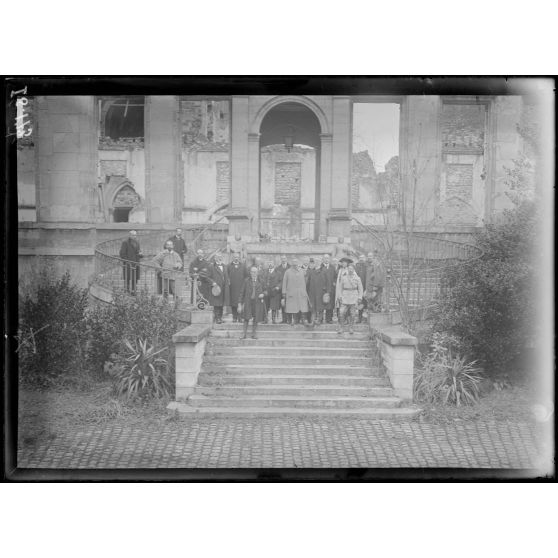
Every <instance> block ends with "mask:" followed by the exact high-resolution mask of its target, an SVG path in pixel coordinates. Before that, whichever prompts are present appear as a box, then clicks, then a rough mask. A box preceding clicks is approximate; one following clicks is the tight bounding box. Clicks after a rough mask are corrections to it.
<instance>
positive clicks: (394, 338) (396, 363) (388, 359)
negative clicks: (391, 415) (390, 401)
mask: <svg viewBox="0 0 558 558" xmlns="http://www.w3.org/2000/svg"><path fill="white" fill-rule="evenodd" d="M376 332H377V333H378V335H379V344H380V354H381V359H382V364H383V365H384V366H385V368H386V371H387V374H388V377H389V380H390V382H391V385H392V387H393V389H394V391H395V395H397V396H398V397H400V398H401V399H405V400H409V401H411V400H412V399H413V373H414V363H415V347H416V345H418V340H417V338H416V337H413V336H412V335H409V334H408V333H405V332H404V331H403V330H402V329H401V328H399V327H395V326H391V327H390V326H387V327H385V326H384V327H379V328H377V329H376Z"/></svg>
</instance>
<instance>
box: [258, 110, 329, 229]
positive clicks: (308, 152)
mask: <svg viewBox="0 0 558 558" xmlns="http://www.w3.org/2000/svg"><path fill="white" fill-rule="evenodd" d="M259 132H260V146H259V163H260V164H259V169H260V174H259V191H258V196H259V199H258V222H259V233H260V235H261V236H264V237H269V238H271V239H273V240H301V239H303V240H317V239H318V235H319V226H320V225H319V220H320V166H321V165H320V159H321V149H320V147H321V142H320V133H321V126H320V122H319V120H318V118H317V117H316V115H315V114H314V112H313V111H312V110H311V109H309V108H308V107H307V106H305V105H304V104H302V103H298V102H295V101H286V102H284V103H280V104H277V105H275V106H274V107H272V108H271V109H270V110H269V111H268V112H267V113H266V115H265V116H264V118H263V119H262V122H261V125H260V130H259Z"/></svg>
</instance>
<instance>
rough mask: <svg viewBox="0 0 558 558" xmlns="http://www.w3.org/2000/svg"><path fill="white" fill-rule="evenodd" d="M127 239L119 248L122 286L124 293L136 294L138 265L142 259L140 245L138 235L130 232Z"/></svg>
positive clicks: (133, 231) (132, 231)
mask: <svg viewBox="0 0 558 558" xmlns="http://www.w3.org/2000/svg"><path fill="white" fill-rule="evenodd" d="M128 234H129V236H128V238H127V239H126V240H125V241H124V242H122V246H121V247H120V259H121V260H124V262H123V264H122V273H123V275H124V284H125V286H126V291H127V292H129V293H130V294H133V295H135V294H136V283H137V281H138V279H139V277H140V266H139V265H138V263H139V261H140V258H141V257H142V253H141V249H140V245H139V242H138V233H137V231H135V230H131V231H130V232H129V233H128Z"/></svg>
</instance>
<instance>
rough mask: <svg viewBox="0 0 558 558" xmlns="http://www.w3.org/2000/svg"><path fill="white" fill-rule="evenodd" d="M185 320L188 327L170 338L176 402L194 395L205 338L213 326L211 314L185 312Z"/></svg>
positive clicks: (194, 311)
mask: <svg viewBox="0 0 558 558" xmlns="http://www.w3.org/2000/svg"><path fill="white" fill-rule="evenodd" d="M185 318H186V319H187V320H188V322H189V324H190V325H188V326H186V327H185V328H183V329H181V330H180V331H179V332H178V333H175V334H174V335H173V336H172V341H173V343H174V347H175V370H176V396H175V399H176V401H185V400H186V399H187V398H188V396H189V395H191V394H192V393H194V388H195V387H196V384H197V382H198V375H199V373H200V370H201V365H202V361H203V355H204V353H205V345H206V343H207V336H208V335H209V333H210V331H211V327H212V325H213V313H212V312H208V311H197V310H187V311H185ZM171 405H172V404H171Z"/></svg>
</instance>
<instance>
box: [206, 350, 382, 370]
mask: <svg viewBox="0 0 558 558" xmlns="http://www.w3.org/2000/svg"><path fill="white" fill-rule="evenodd" d="M248 351H250V352H248ZM204 363H207V364H209V365H211V364H222V365H224V366H226V365H228V364H239V365H242V364H272V365H273V364H293V365H297V366H298V365H312V366H314V367H321V366H322V365H337V366H345V365H349V364H350V365H351V366H365V367H366V366H368V367H372V366H373V365H374V364H375V361H374V360H373V359H372V358H371V357H354V356H315V355H305V356H299V355H293V354H282V355H278V354H277V353H275V354H273V355H258V354H252V352H251V348H250V350H248V349H247V352H246V353H239V354H237V355H235V356H234V357H231V356H225V355H207V354H206V356H205V357H204Z"/></svg>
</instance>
